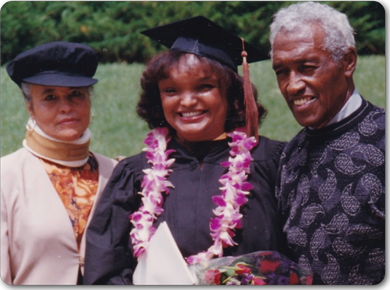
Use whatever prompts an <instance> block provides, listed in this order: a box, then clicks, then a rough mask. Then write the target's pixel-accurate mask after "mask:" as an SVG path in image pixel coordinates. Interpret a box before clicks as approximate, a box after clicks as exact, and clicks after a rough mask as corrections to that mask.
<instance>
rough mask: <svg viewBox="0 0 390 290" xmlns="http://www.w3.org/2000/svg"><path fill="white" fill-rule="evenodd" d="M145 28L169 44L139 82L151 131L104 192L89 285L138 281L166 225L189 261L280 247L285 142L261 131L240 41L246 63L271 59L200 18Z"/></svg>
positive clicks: (92, 231)
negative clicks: (279, 180) (278, 194)
mask: <svg viewBox="0 0 390 290" xmlns="http://www.w3.org/2000/svg"><path fill="white" fill-rule="evenodd" d="M144 34H146V35H148V36H149V37H151V38H153V39H156V40H159V41H160V42H161V43H163V44H164V45H166V46H169V47H171V50H170V51H168V52H164V53H162V54H160V55H157V56H156V57H155V58H154V59H152V60H151V62H150V63H149V64H148V66H147V68H146V70H145V72H144V73H143V76H142V80H141V85H142V89H143V92H142V94H141V98H140V100H139V103H138V107H137V112H138V114H139V115H140V116H141V117H142V118H143V119H144V120H145V121H146V122H147V123H148V124H149V126H150V127H151V128H152V129H154V130H153V131H152V132H151V133H150V134H149V135H148V137H147V138H146V139H145V143H146V144H147V148H146V149H145V150H144V151H145V152H143V153H140V154H138V155H135V156H132V157H129V158H127V159H124V160H122V161H121V162H120V163H119V164H118V166H117V167H116V169H115V170H114V173H113V175H112V177H111V179H110V181H109V182H108V184H107V186H106V188H105V190H104V192H103V195H102V198H101V199H100V201H99V203H98V206H97V208H96V211H95V214H94V217H93V219H92V221H91V224H90V227H89V229H88V231H87V252H86V273H85V280H84V283H86V284H131V283H133V282H134V281H133V273H134V269H135V268H136V265H137V258H138V259H140V258H141V257H142V256H143V255H144V254H145V253H147V252H148V250H149V248H148V243H149V241H150V239H151V238H152V236H153V234H154V232H155V230H156V228H158V227H159V225H161V223H162V222H166V224H167V225H168V227H169V229H170V231H171V232H172V235H173V238H174V240H175V243H176V244H177V246H178V248H179V250H180V252H181V254H182V255H183V257H185V259H186V261H187V263H188V264H195V263H197V262H201V261H207V260H210V259H212V258H215V257H222V256H238V255H242V254H247V253H251V252H255V251H261V250H274V251H279V252H283V244H284V237H283V234H282V227H281V225H280V222H279V217H278V214H277V211H276V201H275V195H274V187H275V177H276V171H277V168H278V162H279V157H280V154H281V151H282V149H283V147H284V143H282V142H278V141H272V140H269V139H267V138H266V137H263V136H259V137H258V138H256V133H257V126H258V123H259V122H258V120H260V119H261V117H262V116H263V114H264V112H265V110H264V109H263V107H262V106H261V105H260V104H257V103H256V101H255V98H254V96H253V93H252V89H251V88H250V86H249V90H250V91H248V89H247V88H246V90H245V97H244V91H243V86H244V80H243V79H242V78H241V77H240V76H239V75H238V74H237V66H238V65H240V64H241V63H242V58H241V52H242V46H243V44H244V46H245V49H246V51H247V54H248V62H251V61H257V60H261V59H263V58H265V56H264V55H263V54H262V53H261V52H260V51H258V50H257V49H255V48H254V47H252V46H250V45H249V44H247V43H243V41H242V40H241V39H240V38H238V37H237V36H235V35H231V34H230V33H229V32H227V31H226V30H224V29H223V28H221V27H220V26H218V25H216V24H215V23H213V22H211V21H210V20H208V19H206V18H204V17H195V18H191V19H187V20H183V21H180V22H177V23H173V24H168V25H165V26H161V27H157V28H154V29H150V30H147V31H145V32H144ZM244 55H245V53H244ZM244 65H246V64H245V63H244ZM245 76H246V75H245ZM245 81H248V79H247V78H246V79H245ZM246 84H248V83H246ZM249 85H250V81H249ZM250 98H251V99H250ZM250 103H251V104H252V107H251V108H250V110H248V104H250ZM247 116H250V118H252V119H254V120H255V122H252V123H251V124H252V128H251V126H250V124H249V123H250V122H249V121H253V120H249V121H248V120H246V117H247ZM244 131H245V132H246V133H245V132H244ZM250 135H253V136H250ZM129 218H130V220H129ZM165 250H166V249H164V248H162V249H161V251H165ZM157 264H158V265H159V267H160V268H161V270H163V269H164V268H166V267H167V266H165V265H164V261H161V260H160V261H157ZM150 266H151V265H150ZM149 270H150V268H147V269H146V271H149ZM149 282H150V281H149ZM152 283H153V282H152ZM168 283H172V284H174V283H175V281H173V280H171V281H168Z"/></svg>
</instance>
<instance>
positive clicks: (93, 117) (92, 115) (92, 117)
mask: <svg viewBox="0 0 390 290" xmlns="http://www.w3.org/2000/svg"><path fill="white" fill-rule="evenodd" d="M94 119H95V115H94V114H93V112H91V119H90V121H89V123H90V124H92V123H93V120H94Z"/></svg>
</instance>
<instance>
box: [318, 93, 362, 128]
mask: <svg viewBox="0 0 390 290" xmlns="http://www.w3.org/2000/svg"><path fill="white" fill-rule="evenodd" d="M361 104H362V97H361V96H360V94H359V92H358V91H357V90H356V89H355V90H354V91H353V93H352V96H351V97H350V98H349V99H348V101H347V102H346V103H345V105H344V106H343V108H342V109H341V110H340V111H339V112H338V113H337V114H336V116H334V117H333V118H332V120H330V121H329V122H328V123H327V124H326V125H325V127H326V126H329V125H331V124H334V123H337V122H340V121H341V120H343V119H345V118H347V117H348V116H349V115H351V114H352V113H353V112H355V111H356V110H357V109H359V107H360V106H361Z"/></svg>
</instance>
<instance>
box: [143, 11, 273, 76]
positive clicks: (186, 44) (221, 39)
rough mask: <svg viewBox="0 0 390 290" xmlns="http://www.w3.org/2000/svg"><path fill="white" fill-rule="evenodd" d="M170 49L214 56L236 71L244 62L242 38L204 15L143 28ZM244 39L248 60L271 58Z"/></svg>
mask: <svg viewBox="0 0 390 290" xmlns="http://www.w3.org/2000/svg"><path fill="white" fill-rule="evenodd" d="M141 33H142V34H144V35H146V36H148V37H150V38H151V39H153V40H155V41H157V42H159V43H161V44H162V45H164V46H166V47H168V48H170V49H171V50H179V51H183V52H188V53H193V54H196V55H199V56H204V57H208V58H211V59H214V60H216V61H218V62H220V63H222V64H224V65H226V66H228V67H230V68H232V69H233V70H234V71H237V66H239V65H241V64H242V57H241V52H242V50H243V45H242V39H241V38H240V37H238V36H237V35H235V34H233V33H231V32H230V31H228V30H226V29H225V28H223V27H221V26H219V25H218V24H216V23H214V22H212V21H211V20H209V19H207V18H206V17H204V16H196V17H192V18H188V19H184V20H180V21H177V22H172V23H169V24H166V25H162V26H158V27H154V28H151V29H147V30H144V31H142V32H141ZM244 43H245V51H246V52H247V53H248V57H247V61H248V63H250V62H256V61H260V60H264V59H268V58H269V56H268V54H267V53H265V52H263V51H261V50H259V49H257V48H256V47H254V46H252V45H250V44H249V43H247V42H244Z"/></svg>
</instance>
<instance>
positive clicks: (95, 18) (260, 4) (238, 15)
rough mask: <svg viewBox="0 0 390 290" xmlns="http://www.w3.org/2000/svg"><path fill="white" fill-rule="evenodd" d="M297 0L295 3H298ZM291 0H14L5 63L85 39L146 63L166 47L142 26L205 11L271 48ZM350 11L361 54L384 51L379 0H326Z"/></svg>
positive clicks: (107, 57) (109, 54)
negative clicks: (277, 21)
mask: <svg viewBox="0 0 390 290" xmlns="http://www.w3.org/2000/svg"><path fill="white" fill-rule="evenodd" d="M295 2H296V1H295ZM291 3H293V2H289V1H212V2H208V1H87V2H83V1H70V2H67V1H49V2H46V1H11V2H7V3H5V4H4V5H3V7H2V8H1V64H4V63H6V62H8V61H9V60H10V59H12V58H14V57H15V56H16V55H17V54H18V53H20V52H22V51H24V50H27V49H29V48H32V47H34V46H37V45H39V44H42V43H46V42H51V41H56V40H63V41H71V42H82V43H85V44H88V45H90V46H91V47H93V48H94V49H96V50H97V51H98V53H99V57H100V61H101V62H128V63H132V62H145V61H146V60H147V59H149V58H150V57H151V56H153V55H155V54H156V53H157V52H159V51H161V50H162V49H163V48H162V47H161V46H160V45H159V44H157V43H155V42H152V41H151V40H150V39H149V38H147V37H145V36H143V35H141V34H140V32H141V31H142V30H144V29H148V28H151V27H155V26H157V25H162V24H166V23H170V22H172V21H177V20H181V19H184V18H189V17H193V16H197V15H203V16H205V17H208V18H210V19H211V20H212V21H215V22H216V23H218V24H220V25H221V26H223V27H225V28H227V29H230V30H231V31H232V32H233V33H235V34H238V35H242V36H243V37H245V40H246V41H248V42H249V43H252V44H253V45H255V46H257V47H259V48H260V49H264V50H266V51H268V50H269V44H268V36H269V25H270V23H271V21H272V16H273V14H274V13H275V12H276V11H277V10H278V9H279V8H281V7H282V6H287V5H290V4H291ZM324 3H327V4H329V5H330V6H333V7H335V8H336V9H338V10H340V11H342V12H344V13H346V14H347V15H348V17H349V20H350V22H351V25H352V26H353V27H354V29H355V31H356V42H357V49H358V53H359V54H360V55H367V54H384V52H385V11H384V8H383V6H382V5H381V4H380V3H379V2H375V1H326V2H324Z"/></svg>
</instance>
